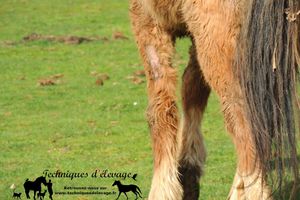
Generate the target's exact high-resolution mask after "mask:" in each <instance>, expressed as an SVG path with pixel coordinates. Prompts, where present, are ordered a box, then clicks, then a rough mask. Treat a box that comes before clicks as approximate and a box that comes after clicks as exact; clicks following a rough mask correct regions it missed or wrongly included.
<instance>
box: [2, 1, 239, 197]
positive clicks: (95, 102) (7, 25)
mask: <svg viewBox="0 0 300 200" xmlns="http://www.w3.org/2000/svg"><path fill="white" fill-rule="evenodd" d="M0 30H1V31H0V70H1V73H0V83H1V86H0V145H1V154H0V199H9V198H11V195H12V191H11V190H10V189H9V187H10V185H11V184H13V183H14V184H15V185H16V186H17V188H16V191H17V192H22V193H23V194H22V198H23V199H25V194H24V191H23V183H24V181H25V179H26V178H29V179H30V180H32V179H34V178H36V177H37V176H40V175H42V172H43V171H44V170H45V169H49V170H50V171H56V170H58V169H60V170H62V171H67V170H69V171H72V172H89V173H91V172H93V171H94V170H95V169H97V168H99V169H109V170H110V171H113V172H134V173H138V179H137V180H138V182H136V184H137V185H139V186H140V188H141V190H142V192H143V196H144V197H146V196H147V194H148V193H149V188H150V183H151V177H152V152H151V144H150V137H149V130H148V126H147V123H146V120H145V109H146V106H147V97H146V89H145V88H146V84H145V83H143V84H140V85H135V84H133V83H132V82H131V81H130V80H128V79H127V78H126V77H127V76H130V75H131V74H132V73H133V72H134V71H136V70H140V69H142V64H141V61H140V59H139V56H138V52H137V48H136V45H135V42H134V39H133V35H132V33H131V30H130V22H129V17H128V2H127V1H120V0H110V1H104V0H100V1H96V0H88V1H86V0H65V1H59V0H49V1H41V0H30V1H29V0H14V1H12V0H2V1H1V6H0ZM115 31H121V32H123V33H124V35H126V36H128V37H129V40H113V39H112V34H113V33H114V32H115ZM31 33H39V34H44V35H60V36H62V35H77V36H86V37H90V36H101V37H108V38H109V41H94V42H89V43H82V44H79V45H70V44H63V43H58V42H47V41H35V42H26V43H25V42H21V40H22V38H23V37H24V36H26V35H28V34H31ZM8 41H13V42H16V44H14V45H9V44H7V42H8ZM188 46H189V41H188V40H180V41H179V42H178V45H177V52H178V54H180V55H181V57H182V60H184V61H185V62H187V60H188V54H187V52H188V48H189V47H188ZM176 67H177V68H178V69H179V72H180V75H181V74H182V71H183V69H184V65H183V64H180V66H176ZM92 71H97V72H99V73H107V74H108V75H109V76H110V79H109V80H107V81H105V82H104V85H103V86H97V85H96V84H95V81H96V78H95V77H93V76H91V74H90V73H91V72H92ZM58 73H61V74H64V77H63V78H62V79H61V82H60V83H59V84H57V85H54V86H45V87H42V86H39V85H38V81H39V80H40V79H43V78H46V77H49V76H51V75H53V74H58ZM178 88H179V87H178ZM134 102H137V105H133V103H134ZM202 130H203V134H204V138H205V145H206V148H207V152H208V158H207V162H206V165H205V175H204V176H203V178H202V180H201V197H200V199H203V200H206V199H216V200H217V199H225V198H226V196H227V194H228V192H229V189H230V185H231V183H232V179H233V176H234V171H235V155H234V147H233V145H232V143H231V141H230V138H229V137H228V136H227V134H226V132H225V129H224V125H223V119H222V114H221V111H220V108H219V102H218V100H217V98H216V96H215V95H214V94H212V95H211V97H210V100H209V105H208V108H207V110H206V113H205V117H204V122H203V125H202ZM113 180H114V179H91V178H85V179H73V180H72V181H71V180H69V179H58V178H52V182H53V186H54V191H62V190H63V187H64V186H105V187H107V188H108V189H107V191H117V190H116V188H114V187H112V186H111V184H112V182H113ZM124 183H127V184H129V183H132V181H131V180H126V181H124ZM129 195H131V194H129ZM115 197H116V196H108V197H105V196H91V195H87V196H82V195H81V196H80V195H78V196H60V195H56V196H54V198H55V199H67V200H68V199H82V200H83V199H112V198H115ZM131 197H132V196H131ZM122 198H123V199H124V197H122Z"/></svg>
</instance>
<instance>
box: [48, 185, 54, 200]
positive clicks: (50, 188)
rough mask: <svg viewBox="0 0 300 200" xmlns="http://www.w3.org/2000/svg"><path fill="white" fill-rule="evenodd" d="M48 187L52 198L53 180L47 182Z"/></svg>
mask: <svg viewBox="0 0 300 200" xmlns="http://www.w3.org/2000/svg"><path fill="white" fill-rule="evenodd" d="M47 188H48V192H49V198H50V199H51V200H52V195H53V189H52V182H51V180H49V182H48V183H47Z"/></svg>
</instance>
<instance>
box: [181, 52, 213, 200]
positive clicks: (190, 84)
mask: <svg viewBox="0 0 300 200" xmlns="http://www.w3.org/2000/svg"><path fill="white" fill-rule="evenodd" d="M209 93H210V88H209V86H208V85H207V83H206V82H205V80H204V78H203V75H202V72H201V71H200V68H199V64H198V61H197V55H196V51H195V47H194V46H193V47H192V48H191V50H190V61H189V64H188V67H187V68H186V70H185V72H184V75H183V80H182V103H183V121H182V125H181V126H182V127H181V130H180V135H179V137H180V139H179V143H180V144H179V145H180V155H179V165H180V167H179V173H180V181H181V184H182V186H183V195H184V198H183V199H198V197H199V179H200V176H201V175H202V170H203V169H202V168H203V164H204V161H205V156H206V153H205V149H204V144H203V139H202V135H201V133H200V130H199V123H200V121H201V119H202V115H203V112H204V109H205V107H206V104H207V99H208V96H209Z"/></svg>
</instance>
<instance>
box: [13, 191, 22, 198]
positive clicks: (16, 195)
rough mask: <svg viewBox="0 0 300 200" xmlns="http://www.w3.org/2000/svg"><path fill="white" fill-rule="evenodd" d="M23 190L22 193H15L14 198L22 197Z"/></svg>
mask: <svg viewBox="0 0 300 200" xmlns="http://www.w3.org/2000/svg"><path fill="white" fill-rule="evenodd" d="M21 194H22V193H21V192H20V193H15V192H14V194H13V198H17V199H21Z"/></svg>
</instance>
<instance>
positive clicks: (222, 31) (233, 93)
mask: <svg viewBox="0 0 300 200" xmlns="http://www.w3.org/2000/svg"><path fill="white" fill-rule="evenodd" d="M185 2H186V3H185V4H184V9H183V11H184V13H185V19H186V21H187V23H188V27H189V30H190V31H191V33H192V35H193V36H194V41H195V45H196V49H197V58H198V61H199V64H200V66H201V70H202V72H203V74H204V77H205V80H206V81H207V82H208V84H209V85H210V86H211V88H212V89H213V90H214V91H216V93H217V94H218V96H219V98H220V100H221V103H222V109H223V113H224V116H225V121H226V126H227V129H228V131H229V132H230V135H231V136H232V139H233V142H234V144H235V147H236V152H237V156H238V166H237V172H236V176H235V180H234V184H233V186H232V190H231V193H230V197H229V198H230V199H232V200H233V199H238V200H241V199H251V200H263V199H267V198H268V196H269V191H268V189H267V187H266V185H265V184H266V181H265V177H262V176H261V169H260V166H259V159H257V158H256V149H255V148H256V146H255V142H254V141H253V138H252V136H251V131H250V126H249V125H250V124H249V123H250V122H249V121H247V117H246V111H245V107H246V106H245V104H246V101H245V99H244V97H243V95H242V92H241V90H242V88H241V87H240V86H239V82H238V81H237V80H236V77H235V75H234V69H233V63H234V55H235V50H236V49H235V47H236V42H237V37H238V35H239V31H240V30H239V28H240V26H241V22H240V20H241V19H243V18H242V17H241V13H243V5H241V4H240V3H234V2H233V1H217V0H212V1H193V0H186V1H185ZM241 2H242V1H241ZM207 10H209V12H207ZM195 16H197V17H195Z"/></svg>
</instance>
